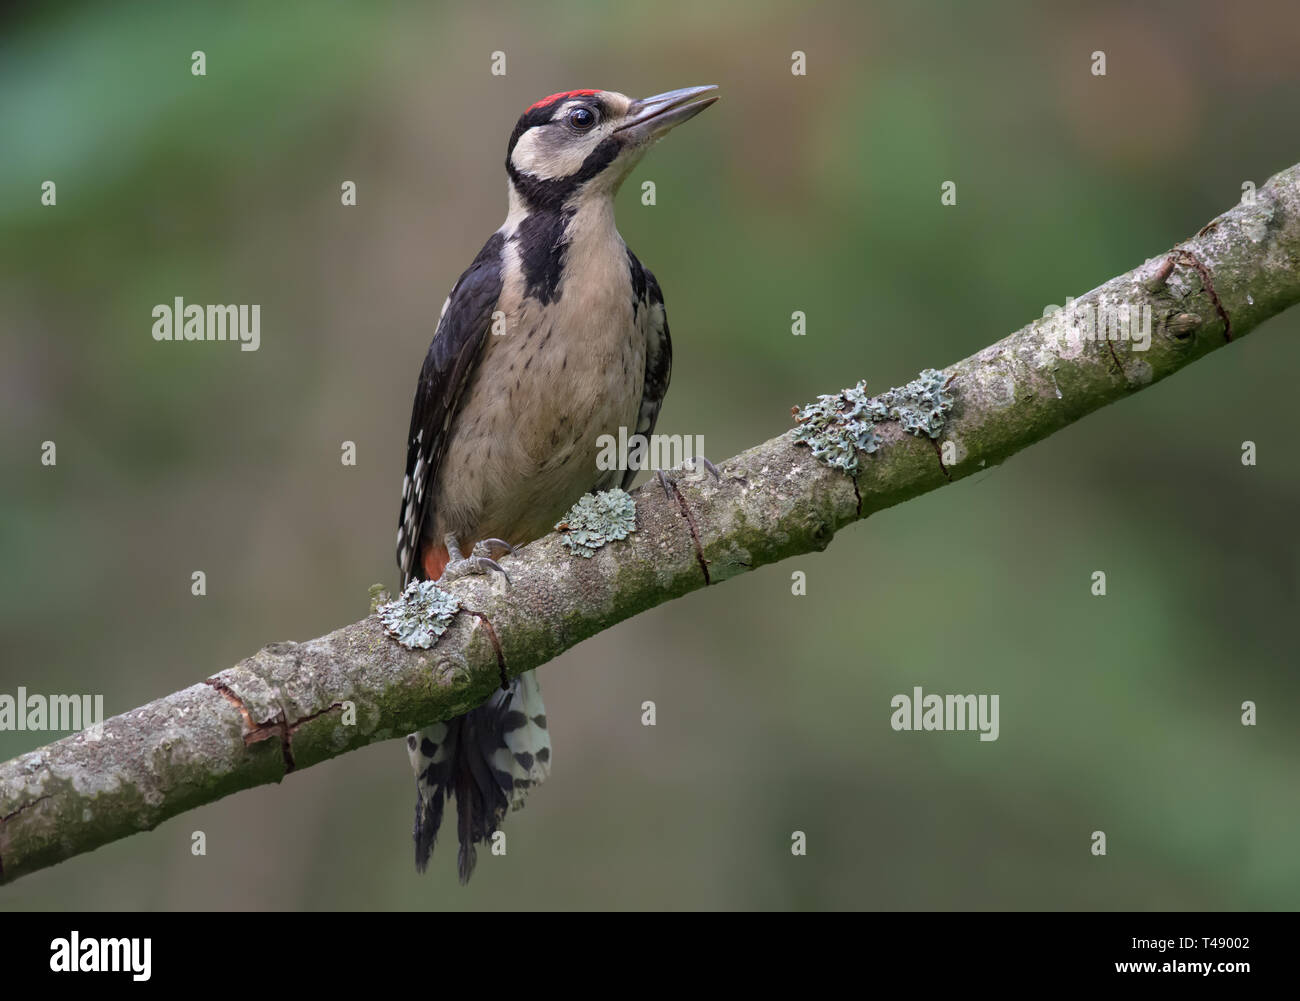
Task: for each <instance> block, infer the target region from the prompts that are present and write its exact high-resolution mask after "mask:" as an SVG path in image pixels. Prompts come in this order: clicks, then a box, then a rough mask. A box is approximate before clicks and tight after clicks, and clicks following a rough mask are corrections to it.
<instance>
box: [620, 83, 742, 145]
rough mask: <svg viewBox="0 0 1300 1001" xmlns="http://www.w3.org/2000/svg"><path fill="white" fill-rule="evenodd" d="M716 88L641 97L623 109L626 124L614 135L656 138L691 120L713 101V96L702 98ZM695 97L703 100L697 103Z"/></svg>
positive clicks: (643, 139)
mask: <svg viewBox="0 0 1300 1001" xmlns="http://www.w3.org/2000/svg"><path fill="white" fill-rule="evenodd" d="M717 89H718V88H717V87H716V86H714V85H713V84H708V85H707V86H704V87H683V88H682V89H681V90H670V91H668V92H667V93H666V94H656V95H655V96H654V97H643V98H641V100H639V101H633V102H632V104H631V106H630V107H629V108H628V109H627V121H625V122H624V123H623V124H622V125H620V126H619V127H618V128H616V129H615V130H614V131H615V132H626V133H628V138H630V139H633V140H635V141H641V142H645V141H649V140H652V139H658V138H660V137H661V136H663V135H664V134H665V133H667V132H668V130H669V129H672V128H674V127H675V126H678V125H681V124H682V122H684V121H686V120H687V119H688V118H694V117H695V116H696V115H698V114H699V113H700V112H701V111H703V110H704V109H705V108H707V107H708V106H709V105H710V104H712V103H713V102H714V101H716V100H717V97H704V95H705V94H709V93H711V92H712V91H715V90H717ZM699 98H703V99H702V100H699Z"/></svg>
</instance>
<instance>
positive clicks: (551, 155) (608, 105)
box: [506, 86, 718, 209]
mask: <svg viewBox="0 0 1300 1001" xmlns="http://www.w3.org/2000/svg"><path fill="white" fill-rule="evenodd" d="M717 89H718V88H717V87H714V86H706V87H684V88H682V89H681V90H670V91H668V92H667V93H666V94H656V95H655V96H654V97H645V98H642V99H641V100H639V101H638V100H633V99H632V98H630V97H627V96H626V95H624V94H618V93H615V92H614V91H612V90H570V91H565V92H564V93H561V94H552V95H551V96H550V97H544V98H542V100H540V101H538V102H537V103H536V104H534V105H532V106H531V107H530V108H528V110H527V111H525V112H524V113H523V115H522V116H521V117H520V119H519V123H518V124H517V125H515V130H514V132H512V133H511V135H510V146H509V149H508V150H507V152H506V171H507V172H508V173H509V175H510V183H511V186H512V187H513V189H514V191H515V193H516V194H517V195H518V197H519V198H520V199H521V200H522V201H523V202H524V203H525V204H526V205H528V206H529V207H530V208H533V209H559V208H561V207H562V206H564V204H565V203H566V202H569V201H570V200H571V199H572V198H574V196H575V195H578V194H580V193H581V194H582V195H583V196H586V195H587V194H594V193H597V192H600V193H605V194H608V195H610V196H612V195H613V194H614V193H615V192H616V191H618V187H619V185H620V184H622V183H623V179H624V178H625V177H627V175H628V174H629V173H630V172H631V170H632V168H633V167H635V166H636V164H637V161H639V160H640V159H641V157H642V156H644V155H645V152H646V150H648V149H649V148H650V147H651V146H652V145H654V143H655V142H657V141H658V140H659V139H661V138H663V136H665V135H666V134H667V133H668V132H669V130H671V129H672V128H673V127H675V126H677V125H680V124H681V123H682V122H684V121H686V120H687V119H688V118H694V117H695V116H696V115H698V114H699V113H700V112H701V111H703V110H704V109H705V108H707V107H708V106H709V105H710V104H712V103H713V102H714V101H716V100H717V97H716V96H713V94H712V92H713V91H716V90H717Z"/></svg>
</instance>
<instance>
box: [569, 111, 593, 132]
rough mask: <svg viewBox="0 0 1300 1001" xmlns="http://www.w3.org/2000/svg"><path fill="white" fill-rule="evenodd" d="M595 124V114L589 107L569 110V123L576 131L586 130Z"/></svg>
mask: <svg viewBox="0 0 1300 1001" xmlns="http://www.w3.org/2000/svg"><path fill="white" fill-rule="evenodd" d="M595 124H596V115H595V113H594V112H592V110H591V109H590V108H574V109H573V110H572V111H570V112H569V125H570V126H571V127H572V128H574V129H575V130H576V131H578V132H586V131H588V130H589V129H590V128H591V127H592V126H593V125H595Z"/></svg>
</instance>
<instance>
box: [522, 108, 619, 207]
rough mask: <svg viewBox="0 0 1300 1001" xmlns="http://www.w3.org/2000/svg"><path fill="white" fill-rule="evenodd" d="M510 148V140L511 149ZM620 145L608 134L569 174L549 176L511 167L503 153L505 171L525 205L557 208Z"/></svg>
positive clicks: (601, 167)
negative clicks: (535, 174)
mask: <svg viewBox="0 0 1300 1001" xmlns="http://www.w3.org/2000/svg"><path fill="white" fill-rule="evenodd" d="M525 117H527V116H525ZM513 148H514V143H513V142H512V143H511V149H512V150H513ZM620 149H622V143H620V142H619V141H618V140H617V139H615V138H614V137H613V136H610V137H609V138H607V139H605V140H604V141H602V142H601V144H600V145H599V146H597V147H596V148H595V149H594V150H592V151H591V152H590V153H588V154H587V159H585V160H583V161H582V166H581V167H579V168H578V169H577V170H576V171H574V172H573V173H572V174H569V175H568V176H567V177H555V178H551V179H550V180H545V179H543V178H540V177H534V176H533V175H531V174H525V173H524V172H523V171H521V170H519V169H517V168H516V167H515V165H514V163H513V161H512V160H511V159H510V156H509V155H507V156H506V173H507V174H509V175H510V183H512V184H513V185H514V186H515V190H516V191H518V192H519V196H520V197H521V198H522V199H523V200H524V202H525V203H527V205H528V207H529V208H532V209H538V210H540V211H543V212H559V211H560V210H561V209H562V208H563V207H564V203H565V202H566V201H568V199H569V196H571V195H572V194H573V193H574V192H575V191H577V190H578V188H580V187H582V185H584V184H586V183H587V182H588V181H590V180H591V179H592V178H593V177H595V176H596V175H597V174H599V173H600V172H601V171H602V170H604V169H605V168H606V167H608V166H609V165H610V164H611V163H613V162H614V159H615V158H616V157H617V156H618V153H619V150H620Z"/></svg>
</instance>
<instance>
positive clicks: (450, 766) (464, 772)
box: [406, 671, 551, 883]
mask: <svg viewBox="0 0 1300 1001" xmlns="http://www.w3.org/2000/svg"><path fill="white" fill-rule="evenodd" d="M406 746H407V748H408V749H409V751H410V753H411V766H412V767H413V768H414V769H415V790H416V791H415V868H416V869H417V870H418V871H419V872H424V870H425V868H426V867H427V866H428V864H429V855H430V854H431V853H432V851H433V845H434V842H435V841H436V840H437V838H438V828H439V827H440V826H441V825H442V814H443V809H444V807H445V806H446V803H447V801H448V800H449V799H451V798H452V797H455V799H456V813H457V834H458V836H459V838H460V854H459V857H458V858H459V864H458V869H459V871H460V881H461V882H462V883H467V882H469V877H470V874H471V873H473V871H474V863H475V861H476V859H477V853H476V851H475V849H474V846H475V845H476V844H481V843H482V844H486V843H487V842H488V841H489V840H490V839H491V837H492V833H493V832H494V831H495V830H496V829H497V827H498V826H499V825H500V824H501V821H502V820H504V819H505V815H506V814H507V813H508V812H509V811H511V810H518V809H520V808H521V807H522V806H523V805H524V797H525V796H527V795H528V791H529V790H530V789H531V788H532V787H533V786H535V785H537V784H538V783H539V782H541V781H543V780H544V779H545V778H546V776H547V775H549V774H550V771H551V738H550V734H549V733H547V730H546V707H545V706H544V705H543V704H542V689H541V686H540V685H539V684H538V681H537V674H536V672H535V671H528V672H527V673H525V674H521V675H520V676H519V677H517V678H515V680H514V681H513V682H512V683H511V685H510V689H509V691H497V692H495V693H493V695H492V697H491V698H489V699H488V700H487V701H486V702H484V703H483V704H482V705H481V706H479V707H478V708H477V709H473V710H471V711H470V712H468V713H466V714H465V715H464V716H458V717H457V718H456V719H453V720H448V721H447V722H445V723H435V724H434V725H433V726H431V727H428V728H426V729H424V730H421V731H420V732H419V733H413V734H411V735H410V736H409V737H407V738H406Z"/></svg>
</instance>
